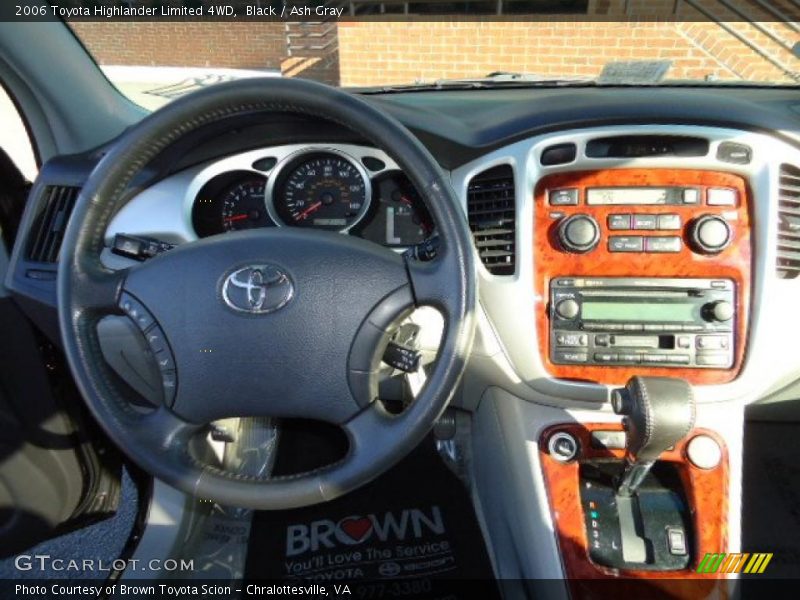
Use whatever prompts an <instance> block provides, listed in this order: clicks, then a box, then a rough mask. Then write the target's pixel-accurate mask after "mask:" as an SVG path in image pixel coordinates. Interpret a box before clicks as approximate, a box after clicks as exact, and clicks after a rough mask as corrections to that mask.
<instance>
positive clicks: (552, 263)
mask: <svg viewBox="0 0 800 600" xmlns="http://www.w3.org/2000/svg"><path fill="white" fill-rule="evenodd" d="M606 186H661V187H664V186H697V187H699V188H702V201H703V203H704V202H705V198H706V192H707V189H708V188H709V187H725V188H733V189H735V190H737V191H738V193H739V198H740V203H739V206H738V207H736V208H732V207H715V206H704V205H702V204H701V205H698V206H635V207H634V206H627V207H619V206H615V207H610V206H587V205H585V204H583V202H584V200H585V191H586V188H587V187H606ZM559 188H578V189H579V190H580V201H581V204H580V205H579V206H558V207H551V206H550V205H549V204H548V201H547V197H548V190H550V189H559ZM534 200H535V216H536V218H535V222H534V247H533V254H534V262H533V264H534V270H535V273H534V292H535V295H534V298H535V300H534V310H535V311H536V328H537V334H538V338H539V352H540V355H541V358H542V363H543V364H544V366H545V368H546V370H547V372H548V373H549V374H550V375H551V376H553V377H556V378H562V379H572V380H578V381H587V382H591V383H604V384H622V383H624V382H625V381H627V380H628V379H629V378H630V377H631V376H633V375H651V376H667V377H680V378H683V379H686V380H687V381H688V382H689V383H693V384H719V383H727V382H729V381H732V380H733V379H735V378H736V376H737V375H738V374H739V371H740V370H741V367H742V364H743V361H744V356H745V340H746V339H747V326H748V322H749V310H750V286H751V265H752V243H751V233H750V214H751V195H750V190H749V188H748V186H747V183H746V182H745V180H744V178H742V177H740V176H738V175H733V174H730V173H719V172H713V171H699V170H683V169H613V170H604V171H579V172H571V173H557V174H553V175H549V176H547V177H544V178H542V179H541V180H540V181H539V182H538V184H537V185H536V189H535V191H534ZM633 212H635V213H639V214H663V213H677V214H679V215H681V217H682V221H683V223H684V229H683V231H682V232H680V233H682V236H683V238H684V248H683V250H682V251H681V252H680V253H675V254H644V253H641V254H629V253H611V252H609V251H608V247H607V242H608V235H609V231H608V228H607V219H608V215H609V214H612V213H633ZM578 213H583V214H588V215H591V216H593V217H594V218H595V219H597V222H598V223H599V224H600V226H601V228H602V231H603V234H602V238H601V240H600V244H599V245H598V247H597V248H596V249H594V250H593V251H592V252H589V253H586V254H569V253H566V252H563V251H561V250H560V249H559V247H558V243H557V242H556V227H557V225H558V222H559V221H560V219H561V217H563V216H570V215H573V214H578ZM722 213H724V214H725V215H726V216H727V217H728V220H729V222H730V223H731V224H732V225H733V227H732V229H733V240H732V242H731V244H730V245H729V246H728V247H727V248H726V249H725V250H723V251H722V252H721V253H720V254H718V255H716V256H704V255H700V254H696V253H694V252H692V251H691V250H690V249H689V246H688V244H686V231H687V227H686V225H687V224H688V223H689V222H690V221H691V220H692V219H694V218H697V217H699V216H700V215H704V214H722ZM613 233H614V234H615V235H617V234H618V235H638V234H639V233H642V232H624V231H618V232H613ZM677 233H678V232H666V231H661V232H657V231H656V232H644V233H642V234H643V235H669V234H672V235H676V234H677ZM569 276H590V277H700V278H721V279H722V278H724V279H732V280H733V281H734V282H735V284H736V297H737V315H738V316H739V318H738V323H737V324H736V336H737V344H736V349H735V360H734V365H733V368H731V369H691V368H665V367H647V366H642V365H639V366H624V367H614V366H581V365H574V366H573V365H556V364H554V363H552V362H551V361H550V348H549V344H550V336H549V318H548V312H547V308H548V302H549V295H550V289H549V283H550V280H551V279H553V278H555V277H569Z"/></svg>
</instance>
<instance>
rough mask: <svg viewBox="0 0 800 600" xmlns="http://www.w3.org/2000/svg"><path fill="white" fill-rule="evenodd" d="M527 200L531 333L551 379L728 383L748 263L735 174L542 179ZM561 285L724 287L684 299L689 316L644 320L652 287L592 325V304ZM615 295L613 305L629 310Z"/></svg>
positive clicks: (743, 315)
mask: <svg viewBox="0 0 800 600" xmlns="http://www.w3.org/2000/svg"><path fill="white" fill-rule="evenodd" d="M534 194H535V198H534V201H535V219H534V248H533V251H534V260H533V264H534V286H535V289H534V292H535V298H536V306H535V310H536V322H537V337H538V344H539V353H540V356H541V357H542V361H543V364H544V365H545V367H546V369H547V370H548V372H549V373H550V374H551V375H552V376H554V377H565V378H573V379H580V380H584V381H585V380H589V381H593V382H599V383H611V384H613V383H619V382H621V381H624V380H625V378H626V377H629V376H630V375H632V374H635V373H641V374H649V375H664V376H680V377H683V378H685V379H687V380H689V381H690V382H691V383H694V384H698V383H700V384H702V383H724V382H727V381H731V380H732V379H735V378H736V376H737V375H738V372H739V369H740V368H741V365H742V361H743V356H744V352H745V350H746V339H747V324H748V307H749V302H750V269H751V262H752V243H751V232H750V190H749V187H748V184H747V182H746V180H745V179H744V178H743V177H741V176H739V175H735V174H733V173H723V172H713V171H700V170H694V169H607V170H598V171H574V172H561V173H555V174H552V175H548V176H545V177H543V178H542V179H540V180H539V181H538V182H537V185H536V187H535V190H534ZM564 279H571V280H572V281H573V282H577V281H590V282H591V281H600V280H602V279H607V280H608V279H617V280H619V279H628V280H640V281H646V280H661V281H662V282H665V281H667V280H678V279H688V280H694V281H695V282H697V281H706V282H709V286H710V285H711V283H712V282H716V283H715V285H719V282H724V285H725V294H727V296H726V297H725V298H712V296H714V295H715V294H717V291H716V290H715V289H714V288H712V287H710V288H709V289H708V290H707V291H704V292H703V294H704V296H705V298H704V301H702V302H700V301H699V299H698V302H695V301H694V299H692V301H691V302H685V303H683V304H685V305H686V306H684V307H683V308H685V309H686V310H688V308H687V306H688V304H692V306H693V308H692V311H693V312H692V314H688V313H687V314H683V315H681V314H677V313H670V314H651V313H650V312H648V311H651V310H654V309H651V308H650V305H652V306H653V307H657V305H658V304H659V303H661V302H664V301H665V300H664V298H663V297H662V298H661V299H660V300H659V299H656V298H655V296H654V295H652V291H648V293H647V294H645V295H650V296H652V297H651V298H649V299H647V300H645V301H643V302H638V303H636V308H637V311H638V312H636V314H635V315H632V314H626V315H617V316H613V315H612V317H613V318H607V317H608V315H605V316H603V315H602V314H601V315H600V316H598V317H597V318H592V314H593V313H592V310H593V309H595V308H598V305H596V304H587V303H586V297H583V298H577V297H567V296H565V297H561V295H560V294H555V290H556V289H557V288H558V287H559V286H558V285H557V284H558V282H559V281H561V280H564ZM667 287H669V286H667ZM562 289H563V288H562ZM667 291H668V290H667ZM589 295H591V291H590V292H589ZM634 295H635V294H634ZM668 295H669V294H668ZM556 296H559V297H556ZM640 297H641V295H640ZM620 300H621V299H618V300H616V301H615V302H617V305H616V306H615V307H610V308H619V306H620V305H627V303H624V302H620ZM649 300H652V302H650V301H649ZM678 304H680V303H678ZM587 306H588V307H589V312H588V313H587V312H586V311H585V309H586V307H587ZM600 308H603V307H602V306H601V307H600ZM606 308H609V307H606ZM673 308H674V309H676V310H680V309H681V306H677V305H676V306H673ZM638 317H642V318H641V319H639V318H638ZM575 323H580V326H579V327H578V328H573V327H572V325H571V324H575ZM639 343H641V344H645V345H646V347H642V346H637V344H639ZM677 371H680V372H677Z"/></svg>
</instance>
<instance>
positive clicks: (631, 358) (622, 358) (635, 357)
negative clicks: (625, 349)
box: [619, 354, 642, 365]
mask: <svg viewBox="0 0 800 600" xmlns="http://www.w3.org/2000/svg"><path fill="white" fill-rule="evenodd" d="M619 362H624V363H629V364H634V365H638V364H639V363H640V362H642V355H641V354H620V355H619Z"/></svg>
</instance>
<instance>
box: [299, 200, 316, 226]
mask: <svg viewBox="0 0 800 600" xmlns="http://www.w3.org/2000/svg"><path fill="white" fill-rule="evenodd" d="M320 206H322V202H321V201H317V202H314V204H312V205H311V206H309V207H308V208H307V209H305V210H304V211H303V212H301V213H300V214H299V215H297V220H298V221H299V220H300V219H305V218H307V217H308V215H310V214H311V213H313V212H314V211H315V210H317V209H318V208H319V207H320Z"/></svg>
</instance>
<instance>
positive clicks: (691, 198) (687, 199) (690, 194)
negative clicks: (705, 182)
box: [683, 188, 700, 204]
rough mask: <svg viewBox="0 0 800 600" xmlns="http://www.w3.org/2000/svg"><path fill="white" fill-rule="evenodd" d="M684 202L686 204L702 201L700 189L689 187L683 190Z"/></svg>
mask: <svg viewBox="0 0 800 600" xmlns="http://www.w3.org/2000/svg"><path fill="white" fill-rule="evenodd" d="M683 203H684V204H699V203H700V190H698V189H697V188H687V189H685V190H683Z"/></svg>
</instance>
